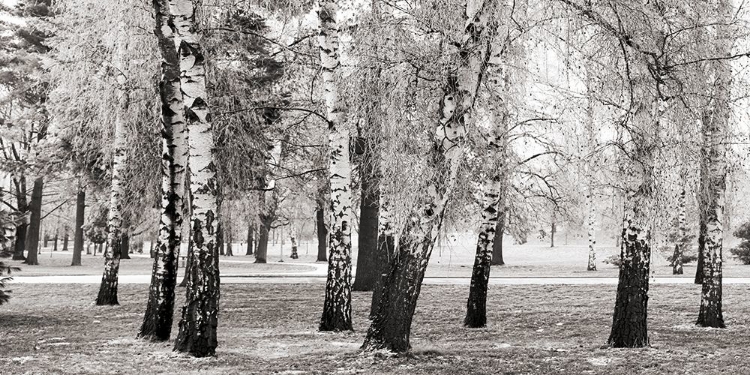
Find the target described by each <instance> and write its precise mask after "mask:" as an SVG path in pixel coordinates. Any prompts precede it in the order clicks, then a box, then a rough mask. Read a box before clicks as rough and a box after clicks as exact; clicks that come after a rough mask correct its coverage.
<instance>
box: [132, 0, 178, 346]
mask: <svg viewBox="0 0 750 375" xmlns="http://www.w3.org/2000/svg"><path fill="white" fill-rule="evenodd" d="M153 6H154V10H155V14H156V26H155V28H154V33H155V34H156V36H157V39H158V41H159V49H160V52H161V58H162V62H161V80H160V82H159V97H160V99H161V117H160V120H161V129H162V131H161V136H162V163H161V216H160V220H159V236H158V238H157V241H156V249H155V251H154V253H153V255H154V256H153V258H154V263H153V268H152V271H151V284H150V287H149V296H148V302H147V304H146V310H145V313H144V316H143V323H142V325H141V329H140V332H139V333H138V337H141V338H145V339H147V340H150V341H166V340H169V337H170V335H171V332H172V320H173V317H174V302H175V287H176V284H177V269H178V267H179V254H180V245H181V243H182V221H183V217H182V207H183V204H184V195H185V173H186V167H187V159H188V155H187V153H188V150H187V129H186V126H185V118H184V108H183V107H184V103H183V100H182V91H181V84H180V67H179V63H180V61H179V58H178V55H177V46H176V44H177V43H176V38H175V35H174V32H173V30H172V29H171V27H170V22H171V16H170V15H169V9H168V4H167V2H166V1H165V0H154V1H153Z"/></svg>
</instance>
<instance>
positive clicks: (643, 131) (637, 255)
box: [607, 93, 661, 348]
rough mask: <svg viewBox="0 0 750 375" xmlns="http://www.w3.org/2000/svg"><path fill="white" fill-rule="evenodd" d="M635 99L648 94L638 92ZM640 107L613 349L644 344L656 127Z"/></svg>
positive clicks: (651, 113) (648, 109) (651, 111)
mask: <svg viewBox="0 0 750 375" xmlns="http://www.w3.org/2000/svg"><path fill="white" fill-rule="evenodd" d="M640 95H641V96H646V95H648V94H647V93H641V94H640ZM660 104H661V103H660V102H659V103H657V102H654V103H653V104H652V105H647V104H644V103H640V105H639V107H636V108H637V109H636V111H635V113H634V116H633V122H634V124H633V126H634V128H633V130H632V132H631V136H632V138H633V142H632V144H633V146H632V147H633V152H632V154H631V155H632V158H633V160H631V161H629V163H630V165H629V166H628V168H629V176H627V178H628V180H629V181H628V185H629V186H628V187H627V190H626V197H625V205H624V206H625V208H624V217H623V228H622V240H621V241H620V261H621V264H620V275H619V281H618V284H617V298H616V300H615V311H614V315H613V318H612V330H611V332H610V335H609V339H608V340H607V344H608V345H609V346H610V347H614V348H636V347H644V346H648V345H649V340H648V327H647V313H648V288H649V279H648V278H649V270H650V267H651V225H652V212H651V210H653V204H654V172H653V165H654V164H653V158H654V157H653V148H654V147H653V144H652V140H651V139H650V138H651V134H652V132H653V129H654V128H655V127H656V125H658V119H659V118H660V114H659V109H656V108H654V107H655V106H658V105H660Z"/></svg>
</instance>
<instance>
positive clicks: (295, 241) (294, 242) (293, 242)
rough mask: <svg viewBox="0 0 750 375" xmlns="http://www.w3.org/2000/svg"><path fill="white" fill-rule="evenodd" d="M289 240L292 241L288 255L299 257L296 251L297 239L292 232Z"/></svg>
mask: <svg viewBox="0 0 750 375" xmlns="http://www.w3.org/2000/svg"><path fill="white" fill-rule="evenodd" d="M290 240H291V243H292V254H291V255H290V256H289V257H290V258H292V259H299V254H298V253H297V239H296V238H295V237H294V234H292V236H291V237H290Z"/></svg>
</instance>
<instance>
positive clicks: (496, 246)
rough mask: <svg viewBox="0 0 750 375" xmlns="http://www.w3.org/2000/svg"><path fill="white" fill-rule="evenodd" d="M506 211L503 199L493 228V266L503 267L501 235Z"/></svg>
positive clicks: (503, 229) (503, 231)
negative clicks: (495, 225)
mask: <svg viewBox="0 0 750 375" xmlns="http://www.w3.org/2000/svg"><path fill="white" fill-rule="evenodd" d="M506 212H507V209H506V208H505V204H504V199H503V206H501V211H500V213H499V215H500V216H498V218H497V227H496V228H495V239H494V240H493V241H492V262H491V264H492V265H493V266H503V265H505V260H503V234H504V233H505V215H506Z"/></svg>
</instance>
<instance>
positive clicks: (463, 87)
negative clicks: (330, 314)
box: [362, 0, 495, 352]
mask: <svg viewBox="0 0 750 375" xmlns="http://www.w3.org/2000/svg"><path fill="white" fill-rule="evenodd" d="M494 5H495V2H491V1H481V0H469V1H467V5H466V26H465V29H464V35H463V38H462V41H461V46H460V49H459V53H460V55H461V56H462V57H463V58H462V59H460V60H459V64H458V65H459V66H458V67H457V71H456V72H455V73H451V75H450V76H449V77H447V84H446V86H445V88H444V96H443V98H442V100H441V102H440V112H439V113H440V115H441V118H440V123H439V125H438V126H437V127H436V130H437V131H436V134H435V135H434V138H433V145H432V147H431V148H430V150H431V151H430V154H429V155H428V163H429V166H430V168H432V169H433V170H434V171H435V172H436V176H438V177H436V178H433V179H431V180H430V181H429V182H427V186H425V189H422V191H424V192H425V194H424V196H423V199H421V201H420V202H419V206H418V207H420V208H417V209H414V210H413V211H412V212H411V213H410V218H409V220H407V224H406V226H405V227H404V229H403V232H402V234H401V236H400V237H399V244H398V249H397V250H396V255H395V256H394V258H393V261H391V263H390V269H389V271H388V275H387V276H386V277H385V279H384V283H383V290H382V293H381V297H380V301H379V303H378V307H377V313H376V314H375V316H374V318H373V321H372V324H371V325H370V328H369V329H368V331H367V336H366V337H365V341H364V343H363V345H362V348H363V349H364V350H367V351H369V350H378V349H386V350H390V351H395V352H404V351H408V350H409V349H410V347H411V345H410V343H409V336H410V332H411V323H412V318H413V316H414V311H415V309H416V305H417V299H418V298H419V292H420V290H421V287H422V280H423V278H424V272H425V270H426V268H427V264H428V262H429V259H430V255H431V253H432V249H433V247H434V244H435V241H436V239H437V236H438V234H439V232H440V226H441V224H442V219H443V216H444V214H445V208H446V205H447V203H448V199H449V197H450V195H451V192H452V189H453V186H455V183H456V176H457V174H458V164H459V162H460V159H461V157H462V155H463V152H462V150H461V148H460V142H461V140H462V139H463V137H464V136H465V132H466V128H465V126H467V125H469V124H467V122H468V121H469V120H470V116H469V114H470V113H471V111H472V109H473V105H474V100H475V98H476V90H477V89H478V88H479V86H480V81H481V77H482V75H483V74H484V70H485V68H486V62H487V57H488V54H487V51H486V47H484V46H485V43H486V40H483V39H486V38H488V35H487V34H491V33H492V32H488V30H486V29H487V26H488V20H489V18H490V17H492V15H493V14H494Z"/></svg>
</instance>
